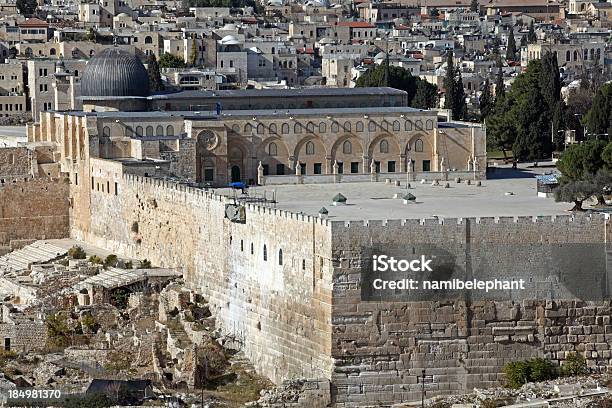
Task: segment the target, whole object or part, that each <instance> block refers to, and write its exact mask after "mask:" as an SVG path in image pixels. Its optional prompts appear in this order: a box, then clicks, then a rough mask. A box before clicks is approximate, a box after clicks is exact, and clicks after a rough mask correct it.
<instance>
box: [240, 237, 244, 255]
mask: <svg viewBox="0 0 612 408" xmlns="http://www.w3.org/2000/svg"><path fill="white" fill-rule="evenodd" d="M240 251H241V252H242V251H244V240H242V239H241V240H240Z"/></svg>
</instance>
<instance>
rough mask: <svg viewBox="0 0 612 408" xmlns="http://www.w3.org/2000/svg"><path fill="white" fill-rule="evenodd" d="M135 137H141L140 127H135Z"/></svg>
mask: <svg viewBox="0 0 612 408" xmlns="http://www.w3.org/2000/svg"><path fill="white" fill-rule="evenodd" d="M136 136H142V126H136Z"/></svg>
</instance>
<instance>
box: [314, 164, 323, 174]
mask: <svg viewBox="0 0 612 408" xmlns="http://www.w3.org/2000/svg"><path fill="white" fill-rule="evenodd" d="M321 169H322V165H321V163H315V164H314V166H313V173H314V174H321V173H322V172H321Z"/></svg>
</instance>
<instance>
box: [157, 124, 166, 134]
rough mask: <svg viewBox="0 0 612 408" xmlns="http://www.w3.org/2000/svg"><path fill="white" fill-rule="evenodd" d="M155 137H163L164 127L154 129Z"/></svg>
mask: <svg viewBox="0 0 612 408" xmlns="http://www.w3.org/2000/svg"><path fill="white" fill-rule="evenodd" d="M155 135H157V136H163V135H164V127H163V126H161V125H159V126H157V127H156V128H155Z"/></svg>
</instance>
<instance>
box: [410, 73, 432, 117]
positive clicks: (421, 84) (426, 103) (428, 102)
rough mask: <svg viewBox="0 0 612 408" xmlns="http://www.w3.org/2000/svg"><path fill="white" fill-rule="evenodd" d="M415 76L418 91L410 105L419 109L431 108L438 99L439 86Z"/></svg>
mask: <svg viewBox="0 0 612 408" xmlns="http://www.w3.org/2000/svg"><path fill="white" fill-rule="evenodd" d="M414 78H415V81H416V92H415V94H414V98H412V101H410V103H409V105H410V106H412V107H413V108H419V109H430V108H433V107H435V106H436V105H437V101H438V87H437V86H435V85H434V84H430V83H429V82H427V81H425V80H423V79H421V78H418V77H414Z"/></svg>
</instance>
